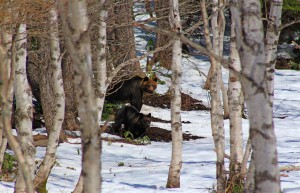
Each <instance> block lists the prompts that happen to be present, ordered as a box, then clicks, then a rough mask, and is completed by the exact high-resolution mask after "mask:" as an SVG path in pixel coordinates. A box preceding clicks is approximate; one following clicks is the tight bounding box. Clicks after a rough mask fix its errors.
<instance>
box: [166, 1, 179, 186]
mask: <svg viewBox="0 0 300 193" xmlns="http://www.w3.org/2000/svg"><path fill="white" fill-rule="evenodd" d="M169 2H170V26H171V30H172V31H175V32H177V33H181V24H180V15H179V5H178V0H170V1H169ZM174 40H175V41H174V43H173V47H172V52H173V54H172V55H173V57H172V85H171V90H170V92H171V127H172V157H171V163H170V168H169V175H168V181H167V186H166V187H167V188H180V171H181V167H182V124H181V114H180V107H181V80H182V78H181V76H182V67H181V55H182V51H181V41H180V39H179V38H178V37H175V38H174Z"/></svg>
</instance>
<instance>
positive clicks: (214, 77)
mask: <svg viewBox="0 0 300 193" xmlns="http://www.w3.org/2000/svg"><path fill="white" fill-rule="evenodd" d="M200 8H201V12H202V15H203V23H204V36H205V43H206V48H207V49H208V50H209V51H211V52H214V53H216V55H218V56H219V54H220V47H219V46H220V43H221V42H220V34H219V30H218V1H217V0H214V1H213V8H212V10H213V12H212V14H213V15H212V19H211V25H212V31H213V43H211V40H210V33H209V23H208V16H207V12H206V6H205V1H204V0H201V1H200ZM221 44H222V43H221ZM209 59H210V62H211V67H210V68H211V69H210V70H211V74H210V75H211V76H210V94H211V100H210V103H211V128H212V135H213V139H214V145H215V149H216V154H217V162H216V178H217V192H218V193H222V192H224V191H225V182H226V179H225V177H226V176H225V173H224V170H225V165H224V157H225V136H224V133H225V131H224V120H223V107H222V100H221V96H220V89H221V84H222V81H221V64H220V62H218V61H216V59H215V58H214V57H212V56H210V58H209Z"/></svg>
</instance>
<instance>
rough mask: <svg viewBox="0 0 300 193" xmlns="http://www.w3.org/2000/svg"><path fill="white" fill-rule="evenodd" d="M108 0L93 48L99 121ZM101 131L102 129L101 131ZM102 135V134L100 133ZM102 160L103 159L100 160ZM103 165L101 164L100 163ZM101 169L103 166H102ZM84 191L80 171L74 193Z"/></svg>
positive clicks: (103, 3)
mask: <svg viewBox="0 0 300 193" xmlns="http://www.w3.org/2000/svg"><path fill="white" fill-rule="evenodd" d="M108 7H109V1H108V0H101V1H100V2H99V9H100V10H99V23H98V26H99V27H98V28H97V30H96V31H97V32H98V35H96V37H97V40H95V41H97V46H96V47H95V48H97V49H94V50H93V54H94V55H96V62H95V63H94V64H93V66H94V68H95V72H94V77H95V93H96V96H97V97H96V101H97V109H98V116H97V117H98V118H97V120H98V123H99V124H100V122H101V117H102V112H103V105H104V99H105V94H106V89H107V87H108V81H106V80H107V69H106V45H107V42H106V29H107V23H106V22H107V15H108V11H107V10H108ZM99 48H100V49H99ZM100 132H101V131H100ZM100 136H101V134H100ZM100 161H101V160H100ZM100 167H101V165H100ZM100 170H101V168H100ZM82 191H83V176H82V172H81V173H80V177H79V179H78V182H77V185H76V187H75V189H74V191H73V193H81V192H82Z"/></svg>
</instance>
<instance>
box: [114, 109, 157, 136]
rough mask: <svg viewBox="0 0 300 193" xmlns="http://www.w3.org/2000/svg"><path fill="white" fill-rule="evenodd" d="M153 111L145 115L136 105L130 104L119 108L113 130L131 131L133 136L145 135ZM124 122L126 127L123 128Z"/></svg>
mask: <svg viewBox="0 0 300 193" xmlns="http://www.w3.org/2000/svg"><path fill="white" fill-rule="evenodd" d="M150 123H151V113H149V114H148V115H144V114H143V113H140V112H139V111H138V110H137V109H136V108H135V107H133V106H131V105H129V106H125V107H123V108H121V109H119V110H118V112H117V115H116V119H115V122H114V124H113V125H112V130H113V131H114V132H115V133H120V132H122V135H123V133H124V132H126V131H129V132H130V133H132V135H133V138H134V139H135V138H138V137H143V136H144V135H145V133H146V129H149V128H150ZM122 124H123V125H124V128H123V129H122Z"/></svg>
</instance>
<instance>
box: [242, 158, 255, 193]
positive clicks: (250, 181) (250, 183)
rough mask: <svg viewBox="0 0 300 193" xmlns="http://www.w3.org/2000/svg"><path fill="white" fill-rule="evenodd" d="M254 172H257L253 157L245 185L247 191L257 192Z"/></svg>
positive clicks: (247, 192)
mask: <svg viewBox="0 0 300 193" xmlns="http://www.w3.org/2000/svg"><path fill="white" fill-rule="evenodd" d="M254 173H255V166H254V161H253V159H252V157H251V161H250V164H249V169H248V172H247V175H246V180H245V185H244V192H245V193H253V192H255V182H254Z"/></svg>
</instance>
